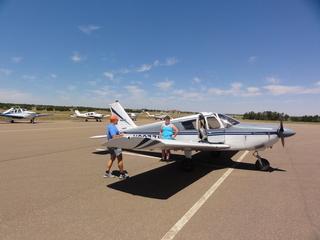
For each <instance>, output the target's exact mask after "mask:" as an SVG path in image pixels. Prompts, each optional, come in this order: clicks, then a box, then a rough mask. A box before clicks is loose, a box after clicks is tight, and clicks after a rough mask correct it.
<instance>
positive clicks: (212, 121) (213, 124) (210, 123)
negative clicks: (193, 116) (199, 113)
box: [207, 117, 220, 129]
mask: <svg viewBox="0 0 320 240" xmlns="http://www.w3.org/2000/svg"><path fill="white" fill-rule="evenodd" d="M207 122H208V127H209V129H215V128H220V124H219V122H218V120H217V119H216V118H215V117H208V118H207Z"/></svg>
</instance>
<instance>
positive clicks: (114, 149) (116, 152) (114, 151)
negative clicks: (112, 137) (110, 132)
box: [108, 147, 122, 156]
mask: <svg viewBox="0 0 320 240" xmlns="http://www.w3.org/2000/svg"><path fill="white" fill-rule="evenodd" d="M108 150H109V152H110V154H111V155H115V156H118V155H120V154H121V153H122V149H121V148H117V147H108Z"/></svg>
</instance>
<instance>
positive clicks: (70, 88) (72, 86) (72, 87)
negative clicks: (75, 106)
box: [68, 85, 77, 91]
mask: <svg viewBox="0 0 320 240" xmlns="http://www.w3.org/2000/svg"><path fill="white" fill-rule="evenodd" d="M68 88H69V90H71V91H72V90H74V89H76V88H77V87H76V86H74V85H70V86H69V87H68Z"/></svg>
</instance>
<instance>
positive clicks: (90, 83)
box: [87, 79, 101, 86]
mask: <svg viewBox="0 0 320 240" xmlns="http://www.w3.org/2000/svg"><path fill="white" fill-rule="evenodd" d="M98 82H101V79H97V80H95V81H89V82H87V83H88V84H89V85H91V86H96V85H97V83H98Z"/></svg>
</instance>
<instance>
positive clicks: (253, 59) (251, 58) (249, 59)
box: [248, 56, 257, 63]
mask: <svg viewBox="0 0 320 240" xmlns="http://www.w3.org/2000/svg"><path fill="white" fill-rule="evenodd" d="M256 60H257V57H256V56H252V57H249V58H248V62H250V63H253V62H255V61H256Z"/></svg>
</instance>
